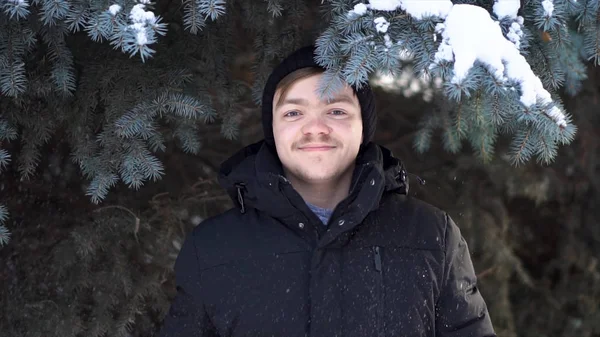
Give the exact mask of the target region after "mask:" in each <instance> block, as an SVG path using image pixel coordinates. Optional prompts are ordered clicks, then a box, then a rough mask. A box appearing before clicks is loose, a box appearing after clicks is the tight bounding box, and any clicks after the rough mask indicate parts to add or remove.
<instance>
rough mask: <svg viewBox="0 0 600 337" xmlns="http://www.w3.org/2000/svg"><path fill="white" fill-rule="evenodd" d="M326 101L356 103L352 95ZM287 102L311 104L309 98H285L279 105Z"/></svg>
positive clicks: (330, 102) (331, 102) (329, 102)
mask: <svg viewBox="0 0 600 337" xmlns="http://www.w3.org/2000/svg"><path fill="white" fill-rule="evenodd" d="M326 102H327V104H335V103H348V104H352V105H354V103H355V102H354V100H353V99H352V97H350V96H348V95H341V96H336V97H333V98H332V99H330V100H327V101H326ZM286 104H294V105H303V106H307V105H309V102H308V100H306V99H304V98H286V99H284V100H283V102H281V104H278V106H282V105H286Z"/></svg>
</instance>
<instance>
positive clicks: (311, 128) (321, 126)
mask: <svg viewBox="0 0 600 337" xmlns="http://www.w3.org/2000/svg"><path fill="white" fill-rule="evenodd" d="M331 131H332V130H331V127H329V125H327V123H326V122H325V121H324V120H323V117H321V116H312V117H311V118H309V119H307V120H306V123H305V124H304V125H303V126H302V133H303V134H305V135H306V134H313V135H319V134H326V135H327V134H329V133H330V132H331Z"/></svg>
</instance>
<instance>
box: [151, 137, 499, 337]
mask: <svg viewBox="0 0 600 337" xmlns="http://www.w3.org/2000/svg"><path fill="white" fill-rule="evenodd" d="M220 182H221V184H222V185H223V187H224V188H226V189H227V191H228V192H229V193H230V195H231V196H232V198H233V200H234V202H235V203H236V205H237V208H234V209H232V210H230V211H227V212H225V213H223V214H221V215H218V216H216V217H212V218H210V219H207V220H205V221H203V222H202V223H201V224H200V225H198V226H197V227H196V228H195V229H194V230H193V232H192V233H191V234H190V235H189V236H188V237H187V238H186V240H185V242H184V244H183V246H182V249H181V252H180V253H179V256H178V258H177V262H176V265H175V273H176V280H177V290H178V293H177V295H176V298H175V299H174V301H173V302H172V304H171V308H170V310H169V313H168V314H167V316H166V318H165V320H164V325H163V327H162V330H161V332H160V335H161V336H163V337H171V336H172V337H184V336H185V337H208V336H221V337H225V336H232V337H238V336H240V337H241V336H257V337H258V336H260V337H263V336H264V337H267V336H277V337H306V336H311V337H367V336H368V337H384V336H385V337H392V336H393V337H396V336H403V337H408V336H444V337H459V336H460V337H484V336H495V334H494V330H493V328H492V323H491V321H490V317H489V315H488V311H487V308H486V304H485V302H484V300H483V298H482V296H481V294H480V293H479V291H478V288H477V285H476V277H475V273H474V270H473V265H472V262H471V259H470V256H469V251H468V248H467V244H466V243H465V240H464V239H463V238H462V236H461V233H460V231H459V228H458V227H457V226H456V225H455V224H454V223H453V222H452V220H451V219H450V217H449V216H448V215H447V214H445V213H444V212H442V211H440V210H438V209H437V208H434V207H433V206H431V205H429V204H426V203H424V202H422V201H419V200H417V199H415V198H412V197H409V196H407V191H408V180H407V178H406V171H405V170H404V168H403V165H402V164H401V162H400V161H399V160H397V159H396V158H394V157H393V156H392V155H391V153H390V152H389V151H388V150H386V149H385V148H383V147H380V146H377V145H374V144H369V145H368V146H367V148H366V149H365V150H364V151H363V152H362V154H361V155H360V156H359V158H358V159H357V165H356V170H355V173H354V177H353V182H352V185H351V193H350V195H349V197H348V198H346V199H345V200H344V201H342V202H341V203H340V204H339V205H338V207H336V208H335V210H334V212H333V214H332V216H331V219H330V221H329V223H328V226H324V225H323V223H322V222H321V221H320V220H319V219H318V218H317V216H316V215H315V214H314V213H312V212H311V211H310V209H309V208H308V206H307V205H306V203H305V202H304V201H303V199H302V198H301V196H300V195H299V194H298V193H297V192H295V190H294V189H293V188H292V186H291V185H290V183H289V182H288V181H287V179H285V178H284V177H283V174H282V170H281V165H280V164H279V161H278V159H277V157H276V156H275V155H274V154H273V153H272V152H271V151H269V150H268V148H267V147H266V146H263V143H262V142H259V143H256V144H253V145H251V146H248V147H246V148H244V149H243V150H241V151H240V152H238V153H237V154H236V155H234V156H233V157H232V158H230V159H229V160H228V161H226V162H225V163H224V164H223V166H222V169H221V174H220Z"/></svg>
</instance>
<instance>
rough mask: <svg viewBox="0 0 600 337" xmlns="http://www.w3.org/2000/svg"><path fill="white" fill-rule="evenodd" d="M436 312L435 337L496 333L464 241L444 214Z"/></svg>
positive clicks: (490, 336) (474, 335)
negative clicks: (439, 287) (439, 289)
mask: <svg viewBox="0 0 600 337" xmlns="http://www.w3.org/2000/svg"><path fill="white" fill-rule="evenodd" d="M436 311H437V312H436V336H438V337H492V336H494V337H495V336H496V334H495V332H494V328H493V326H492V321H491V319H490V316H489V313H488V309H487V306H486V303H485V301H484V299H483V297H482V296H481V293H480V292H479V289H478V288H477V277H476V276H475V270H474V268H473V263H472V261H471V256H470V253H469V248H468V247H467V242H466V241H465V239H464V238H463V237H462V235H461V233H460V229H459V228H458V226H457V225H456V224H455V223H454V221H453V220H452V219H451V218H450V216H448V215H446V233H445V260H444V273H443V276H442V283H441V293H440V297H439V298H438V302H437V305H436Z"/></svg>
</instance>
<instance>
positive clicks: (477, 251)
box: [0, 24, 600, 337]
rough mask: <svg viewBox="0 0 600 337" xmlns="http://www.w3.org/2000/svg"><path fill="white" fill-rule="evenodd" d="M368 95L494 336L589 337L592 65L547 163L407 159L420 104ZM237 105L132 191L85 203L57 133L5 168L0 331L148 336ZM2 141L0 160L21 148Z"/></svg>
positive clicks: (594, 310) (594, 162) (598, 76)
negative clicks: (34, 154)
mask: <svg viewBox="0 0 600 337" xmlns="http://www.w3.org/2000/svg"><path fill="white" fill-rule="evenodd" d="M307 25H308V24H307ZM69 43H71V46H72V47H73V49H74V50H76V52H75V53H74V56H75V58H76V66H77V67H83V68H84V67H85V64H86V62H87V61H86V59H85V58H86V57H88V56H89V55H91V54H93V53H94V50H95V49H92V51H85V50H84V49H85V48H87V47H89V46H90V45H92V44H91V43H90V42H89V41H87V39H86V38H85V37H74V38H73V39H72V40H70V41H69ZM240 43H242V42H240ZM92 48H97V49H102V48H105V49H106V50H108V51H107V52H106V53H105V54H102V55H109V56H110V57H114V58H115V60H116V59H125V58H127V56H123V55H121V54H120V53H119V52H117V51H111V50H110V47H108V46H102V45H98V44H95V45H92ZM239 50H242V51H243V50H244V48H239ZM160 52H161V53H169V50H168V48H163V49H162V50H160ZM252 60H253V55H252V54H251V53H243V52H240V53H239V54H238V55H236V57H235V58H234V59H233V62H232V64H231V65H230V70H231V72H232V74H233V77H234V78H236V79H239V80H241V81H243V82H245V83H248V84H249V85H251V84H252V83H253V81H254V78H253V75H252V73H253V72H252ZM127 62H137V61H127ZM150 62H152V61H150ZM132 90H135V88H133V89H132ZM375 91H376V97H377V106H378V114H379V123H378V129H377V134H376V139H375V141H376V142H377V143H380V144H382V145H385V146H387V147H388V148H390V149H391V150H392V151H393V153H394V154H395V155H396V156H397V157H399V158H401V159H402V160H403V161H404V162H405V164H406V166H407V168H408V170H409V172H411V173H414V174H416V175H418V176H419V177H421V178H423V179H424V180H425V181H426V184H425V185H420V184H419V183H418V182H417V180H416V179H415V177H414V176H413V175H409V178H410V179H411V188H410V194H411V195H413V196H415V197H418V198H421V199H423V200H425V201H428V202H430V203H432V204H434V205H436V206H438V207H440V208H442V209H444V210H447V211H448V212H449V213H450V214H451V215H452V216H453V218H454V219H455V221H456V222H457V224H458V226H459V227H460V228H461V230H462V231H463V234H464V236H465V238H466V239H467V241H468V243H469V246H470V249H471V252H472V254H473V260H474V264H475V267H476V270H477V273H478V277H479V280H480V289H481V291H482V293H483V294H484V296H485V299H486V301H487V303H488V305H489V308H490V313H491V315H492V319H493V322H494V326H495V328H496V330H497V333H498V336H501V337H517V336H519V337H524V336H548V337H550V336H552V337H559V336H565V337H566V336H580V337H598V336H600V266H599V261H598V259H599V258H600V224H599V221H600V158H599V156H600V132H599V131H600V114H599V112H600V101H599V100H600V69H599V68H597V67H594V66H593V65H591V64H590V66H589V68H588V78H587V79H586V80H585V82H584V83H583V89H582V90H581V92H580V93H579V94H578V95H577V96H574V97H571V96H568V95H563V99H564V104H565V108H566V110H567V111H569V112H570V113H572V114H573V122H574V124H575V125H577V127H578V131H577V135H576V138H575V140H574V141H573V143H572V144H570V145H569V146H564V147H561V148H559V151H558V154H557V157H556V160H555V161H554V162H553V163H552V164H550V165H540V164H538V163H536V162H535V161H534V160H532V161H531V162H529V163H527V164H525V165H522V166H520V167H515V166H512V165H511V164H510V162H509V160H508V158H507V157H506V156H504V155H503V152H505V151H506V150H507V147H508V145H509V141H510V139H503V138H501V139H500V140H499V142H498V145H497V149H496V155H495V157H494V159H493V160H492V161H491V162H489V163H486V164H482V163H481V162H480V161H479V160H478V159H477V158H475V156H474V155H473V153H472V150H471V149H470V148H469V146H465V147H464V149H463V151H461V152H459V153H457V154H451V153H448V152H446V151H444V150H443V148H442V146H441V141H440V140H439V138H437V139H436V140H435V141H434V142H433V143H432V144H433V145H432V148H431V149H430V150H429V151H428V152H426V153H424V154H418V153H417V152H416V151H415V150H414V149H413V140H414V136H415V134H416V131H417V130H418V123H419V121H420V120H421V116H422V115H423V114H424V113H428V112H431V111H432V109H436V108H437V107H436V105H435V103H434V102H432V101H428V100H427V99H424V97H423V95H422V92H419V91H418V92H416V93H414V94H413V95H406V91H405V90H403V89H393V88H392V89H390V88H388V87H385V86H375ZM242 98H244V97H242ZM245 98H246V103H243V102H244V99H240V102H242V103H240V105H239V106H240V107H241V108H240V110H238V111H236V116H237V117H236V118H237V120H236V122H237V123H238V124H239V125H240V126H241V127H240V128H239V130H238V131H239V134H238V135H237V137H234V138H231V139H230V138H227V137H224V136H223V134H222V126H221V124H220V122H219V121H218V120H217V121H215V122H212V123H206V124H203V125H201V126H199V129H198V133H199V134H200V135H201V137H200V139H201V148H200V151H199V152H198V153H197V154H190V153H186V152H184V151H183V150H182V149H181V148H180V147H178V146H176V145H175V144H174V143H171V142H167V143H166V146H167V147H166V149H165V151H164V152H162V153H159V154H157V156H158V158H159V159H160V160H161V161H162V162H163V164H164V167H165V169H164V171H165V176H164V177H163V178H162V179H160V180H158V181H156V182H152V181H148V182H147V183H145V184H144V186H143V187H141V188H140V189H139V190H134V189H130V188H128V187H127V186H125V185H124V184H122V183H120V184H117V185H116V187H115V188H114V189H112V190H111V191H110V193H109V194H108V195H107V197H106V199H105V200H103V201H102V202H101V203H99V204H94V203H92V202H90V199H89V197H88V196H86V195H85V191H86V188H87V186H88V183H89V182H88V181H86V180H84V178H83V177H82V176H81V175H80V173H79V168H78V167H77V165H76V164H74V163H73V162H72V160H71V157H70V151H71V150H70V147H69V144H67V141H66V140H65V134H64V133H61V131H60V130H57V132H56V133H54V134H53V136H52V137H51V139H50V140H49V141H48V142H47V143H45V144H44V145H43V146H42V147H41V151H40V152H41V156H40V162H39V165H38V168H37V169H36V172H35V175H34V176H33V177H32V178H31V179H30V180H23V179H21V175H20V174H19V172H18V171H17V169H16V168H14V167H7V168H6V169H5V170H4V171H3V172H2V174H1V175H0V179H1V183H0V200H1V202H2V204H4V205H5V206H6V208H7V209H8V210H9V211H10V217H9V218H8V219H7V221H6V223H5V226H6V227H7V228H8V229H9V230H10V231H11V240H10V242H9V243H8V244H7V245H6V246H3V247H1V248H0V336H2V337H4V336H6V337H13V336H15V337H16V336H79V335H80V336H152V335H153V334H155V333H156V332H157V330H158V328H159V327H160V324H161V321H162V317H163V316H164V315H165V313H166V311H167V310H168V308H169V305H170V300H171V299H172V296H173V295H174V291H175V288H174V283H173V281H174V280H173V274H172V267H173V263H174V261H175V258H176V257H177V254H178V251H179V248H180V246H181V243H182V241H183V238H184V237H185V235H186V234H187V233H189V231H190V230H191V229H192V228H193V227H194V226H195V225H197V224H198V223H199V222H200V221H202V219H205V218H207V217H209V216H212V215H214V214H217V213H220V212H222V211H224V210H226V209H227V208H229V207H231V205H232V204H231V201H230V200H229V199H228V197H227V196H226V195H225V193H224V191H223V190H222V189H221V188H220V187H219V186H218V185H217V183H216V180H215V178H216V173H217V171H218V169H219V165H220V163H221V162H222V161H224V160H225V159H226V158H228V156H229V155H231V154H232V153H233V152H235V151H236V150H238V149H239V148H240V147H242V146H245V145H247V144H250V143H251V142H254V141H257V140H259V139H260V138H261V136H262V129H261V125H260V113H259V108H258V107H257V106H256V104H255V103H254V102H253V100H252V97H250V96H248V97H245ZM0 113H1V112H0ZM4 147H5V148H7V149H8V150H9V151H11V153H15V155H16V156H18V154H19V151H20V150H21V148H20V146H19V144H13V143H7V144H4Z"/></svg>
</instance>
